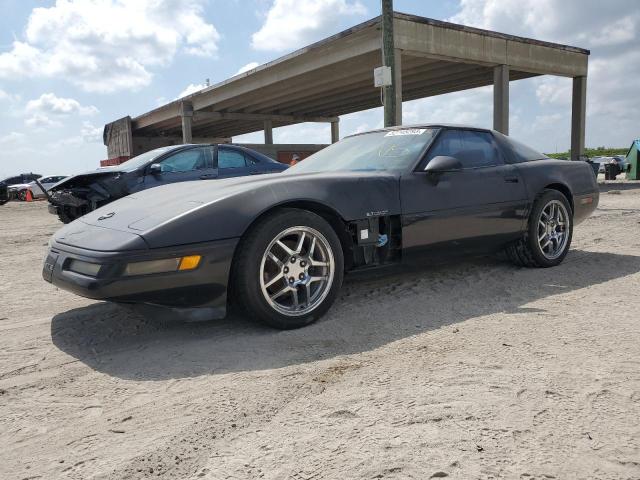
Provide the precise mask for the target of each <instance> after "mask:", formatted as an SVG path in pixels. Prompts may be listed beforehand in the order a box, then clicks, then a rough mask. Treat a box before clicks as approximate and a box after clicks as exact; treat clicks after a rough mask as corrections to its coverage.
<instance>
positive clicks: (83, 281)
mask: <svg viewBox="0 0 640 480" xmlns="http://www.w3.org/2000/svg"><path fill="white" fill-rule="evenodd" d="M237 243H238V239H228V240H219V241H214V242H207V243H204V244H195V245H188V246H180V247H170V248H162V249H152V250H134V251H128V252H103V251H94V250H88V249H84V248H77V247H71V246H68V245H62V244H59V243H57V242H55V241H53V242H52V244H51V246H50V248H49V251H48V253H47V256H46V258H45V262H44V266H43V270H42V277H43V278H44V279H45V280H46V281H48V282H51V283H53V284H54V285H55V286H57V287H59V288H61V289H63V290H67V291H69V292H72V293H75V294H77V295H80V296H83V297H87V298H92V299H96V300H109V301H114V302H121V303H129V304H144V305H147V306H154V307H165V308H169V309H172V310H174V312H175V313H180V314H184V316H186V317H191V318H194V319H202V317H203V316H207V317H209V318H222V317H224V316H225V314H226V305H227V287H228V282H229V272H230V269H231V260H232V258H233V253H234V250H235V247H236V244H237ZM187 255H201V256H202V259H201V261H200V264H199V265H198V267H197V268H196V269H194V270H188V271H175V272H167V273H155V274H149V275H138V276H123V273H124V269H125V267H126V265H127V264H128V263H132V262H141V261H147V260H159V259H165V258H174V257H182V256H187ZM73 260H79V261H83V262H89V263H94V264H99V265H100V269H99V271H98V273H97V274H96V275H95V276H90V275H86V274H82V273H78V272H74V271H72V270H70V269H69V267H70V266H71V262H72V261H73ZM203 312H206V313H205V314H204V315H203Z"/></svg>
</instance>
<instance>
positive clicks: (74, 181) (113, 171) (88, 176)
mask: <svg viewBox="0 0 640 480" xmlns="http://www.w3.org/2000/svg"><path fill="white" fill-rule="evenodd" d="M123 173H126V171H125V170H123V169H119V168H116V167H104V168H100V169H98V170H92V171H89V172H85V173H80V174H78V175H71V176H70V177H67V178H64V179H62V180H60V181H59V182H58V183H56V184H54V185H53V187H51V190H54V191H55V190H58V189H60V187H63V188H72V187H75V186H78V185H82V184H86V183H87V182H91V181H93V180H97V179H98V178H100V177H113V176H117V175H121V174H123Z"/></svg>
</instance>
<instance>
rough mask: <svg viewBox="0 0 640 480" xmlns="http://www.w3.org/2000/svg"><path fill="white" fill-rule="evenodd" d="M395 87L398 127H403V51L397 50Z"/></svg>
mask: <svg viewBox="0 0 640 480" xmlns="http://www.w3.org/2000/svg"><path fill="white" fill-rule="evenodd" d="M394 63H395V65H394V67H395V68H394V71H393V85H394V87H395V88H394V93H395V96H396V98H395V100H396V102H395V103H396V125H402V51H401V50H400V49H399V48H396V52H395V55H394Z"/></svg>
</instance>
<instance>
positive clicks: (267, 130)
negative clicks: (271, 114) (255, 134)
mask: <svg viewBox="0 0 640 480" xmlns="http://www.w3.org/2000/svg"><path fill="white" fill-rule="evenodd" d="M264 144H265V145H273V121H271V120H265V121H264Z"/></svg>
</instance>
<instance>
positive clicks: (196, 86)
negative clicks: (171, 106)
mask: <svg viewBox="0 0 640 480" xmlns="http://www.w3.org/2000/svg"><path fill="white" fill-rule="evenodd" d="M203 88H207V85H206V84H205V83H190V84H189V85H187V87H186V88H185V89H184V90H182V91H181V92H180V93H179V94H178V98H182V97H186V96H187V95H191V94H192V93H196V92H199V91H200V90H202V89H203Z"/></svg>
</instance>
